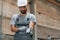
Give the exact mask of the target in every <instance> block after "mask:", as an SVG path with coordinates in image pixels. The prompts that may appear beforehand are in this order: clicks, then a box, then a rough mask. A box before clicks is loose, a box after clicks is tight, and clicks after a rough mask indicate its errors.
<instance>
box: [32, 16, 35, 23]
mask: <svg viewBox="0 0 60 40" xmlns="http://www.w3.org/2000/svg"><path fill="white" fill-rule="evenodd" d="M31 21H32V22H34V23H36V17H35V15H32V16H31Z"/></svg>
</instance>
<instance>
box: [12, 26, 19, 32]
mask: <svg viewBox="0 0 60 40" xmlns="http://www.w3.org/2000/svg"><path fill="white" fill-rule="evenodd" d="M11 31H12V32H17V31H19V29H18V28H17V27H15V25H11Z"/></svg>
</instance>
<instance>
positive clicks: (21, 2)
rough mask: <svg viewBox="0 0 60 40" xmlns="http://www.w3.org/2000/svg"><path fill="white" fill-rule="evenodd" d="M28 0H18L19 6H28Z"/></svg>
mask: <svg viewBox="0 0 60 40" xmlns="http://www.w3.org/2000/svg"><path fill="white" fill-rule="evenodd" d="M27 3H28V2H27V0H18V1H17V6H26V5H27Z"/></svg>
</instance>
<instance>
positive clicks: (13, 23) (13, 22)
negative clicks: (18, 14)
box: [10, 16, 16, 25]
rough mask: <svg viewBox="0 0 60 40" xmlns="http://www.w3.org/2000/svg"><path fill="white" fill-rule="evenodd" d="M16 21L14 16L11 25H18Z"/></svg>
mask: <svg viewBox="0 0 60 40" xmlns="http://www.w3.org/2000/svg"><path fill="white" fill-rule="evenodd" d="M15 21H16V19H15V17H14V16H12V17H11V20H10V25H15V24H16V23H15Z"/></svg>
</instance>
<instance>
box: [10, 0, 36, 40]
mask: <svg viewBox="0 0 60 40" xmlns="http://www.w3.org/2000/svg"><path fill="white" fill-rule="evenodd" d="M27 4H28V3H27V0H18V1H17V6H18V8H19V11H20V13H19V14H14V15H13V16H12V18H11V21H10V25H11V31H12V32H15V35H14V40H32V37H31V34H32V30H33V28H34V26H35V24H36V18H35V16H34V15H33V14H30V13H28V12H27V7H26V6H27Z"/></svg>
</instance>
